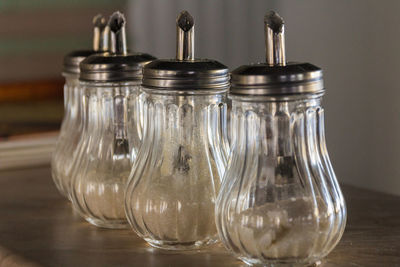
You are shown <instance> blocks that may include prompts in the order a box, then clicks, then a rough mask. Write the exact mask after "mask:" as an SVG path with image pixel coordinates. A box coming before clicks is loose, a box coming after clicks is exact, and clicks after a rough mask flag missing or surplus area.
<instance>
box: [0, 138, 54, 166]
mask: <svg viewBox="0 0 400 267" xmlns="http://www.w3.org/2000/svg"><path fill="white" fill-rule="evenodd" d="M57 137H58V132H47V133H38V134H29V135H17V136H13V137H9V138H8V139H7V140H3V141H1V142H0V170H7V169H16V168H27V167H32V166H39V165H48V164H49V163H50V160H51V154H52V153H53V151H54V148H55V144H56V141H57Z"/></svg>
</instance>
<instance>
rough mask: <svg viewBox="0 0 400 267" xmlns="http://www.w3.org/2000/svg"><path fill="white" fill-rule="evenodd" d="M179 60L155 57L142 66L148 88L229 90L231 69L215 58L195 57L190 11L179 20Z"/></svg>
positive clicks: (144, 82)
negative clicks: (157, 58) (156, 58)
mask: <svg viewBox="0 0 400 267" xmlns="http://www.w3.org/2000/svg"><path fill="white" fill-rule="evenodd" d="M176 29H177V36H176V37H177V42H176V44H177V46H176V59H160V60H154V61H153V62H151V63H149V64H147V65H146V66H145V67H144V69H143V86H144V87H146V88H148V89H170V90H171V89H176V90H181V91H190V90H227V89H228V87H229V71H228V68H227V67H226V66H225V65H223V64H221V63H219V62H218V61H215V60H210V59H195V58H194V19H193V17H192V16H191V15H190V14H189V12H187V11H183V12H181V13H180V14H179V16H178V18H177V20H176Z"/></svg>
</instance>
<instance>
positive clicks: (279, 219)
mask: <svg viewBox="0 0 400 267" xmlns="http://www.w3.org/2000/svg"><path fill="white" fill-rule="evenodd" d="M320 102H321V98H320V96H315V97H314V98H307V99H305V98H304V97H303V99H301V98H299V97H291V98H287V99H285V100H280V101H278V100H276V99H275V100H274V99H264V101H263V99H260V98H258V99H254V98H245V97H232V114H231V116H232V129H233V134H232V137H231V138H232V144H231V158H230V160H229V163H228V167H227V170H226V173H225V177H224V183H223V185H222V187H221V191H220V194H219V196H218V201H217V207H216V224H217V228H218V233H219V236H220V238H221V240H222V242H223V244H224V245H225V246H226V247H227V248H228V249H229V250H230V251H231V252H232V253H234V254H235V255H236V256H237V257H238V258H240V259H241V260H243V261H244V262H245V263H247V264H254V265H263V266H297V265H299V266H302V265H308V264H312V263H315V262H317V261H319V260H320V259H321V258H322V257H324V256H326V255H327V254H328V253H329V252H330V251H331V250H332V249H333V248H334V247H335V246H336V244H337V243H338V242H339V240H340V238H341V236H342V234H343V231H344V228H345V224H346V214H347V213H346V207H345V202H344V199H343V196H342V193H341V190H340V187H339V184H338V182H337V180H336V177H335V174H334V171H333V169H332V166H331V163H330V160H329V156H328V153H327V149H326V144H325V133H324V110H323V108H322V107H321V103H320Z"/></svg>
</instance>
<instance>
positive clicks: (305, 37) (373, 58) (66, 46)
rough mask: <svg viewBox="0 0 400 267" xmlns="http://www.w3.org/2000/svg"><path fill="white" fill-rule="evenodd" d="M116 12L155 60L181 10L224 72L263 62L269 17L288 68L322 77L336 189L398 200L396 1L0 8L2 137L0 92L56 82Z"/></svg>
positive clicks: (169, 44) (171, 39)
mask: <svg viewBox="0 0 400 267" xmlns="http://www.w3.org/2000/svg"><path fill="white" fill-rule="evenodd" d="M114 9H121V10H122V11H124V12H125V13H126V15H127V19H128V32H129V40H130V46H131V49H132V50H136V51H145V52H149V53H151V54H154V55H156V56H158V57H174V54H175V34H176V33H175V18H176V16H177V14H178V13H179V12H180V11H181V10H183V9H187V10H188V11H189V12H191V13H192V15H193V16H194V17H195V20H196V56H197V57H208V58H215V59H217V60H219V61H221V62H223V63H225V64H226V65H228V66H229V67H230V68H231V69H233V68H235V67H237V66H239V65H241V64H247V63H250V62H257V61H263V60H264V34H263V16H264V14H265V12H266V11H267V10H269V9H275V10H276V11H278V13H280V14H281V15H282V16H283V17H284V19H285V21H286V47H287V58H288V60H290V61H308V62H311V63H313V64H315V65H318V66H320V67H322V68H323V69H324V75H325V84H326V88H327V93H326V96H325V98H324V107H325V110H326V130H327V142H328V149H329V153H330V156H331V159H332V162H333V165H334V168H335V170H336V174H337V176H338V179H339V180H340V181H341V182H345V183H348V184H354V185H357V186H361V187H367V188H372V189H375V190H380V191H384V192H389V193H394V194H398V195H400V179H399V178H400V171H399V168H398V166H400V164H399V162H400V141H399V139H400V136H399V132H400V105H399V104H398V102H399V100H400V90H399V88H398V87H399V86H398V79H397V77H398V76H399V75H398V73H400V66H398V65H399V64H400V63H399V62H400V60H399V56H400V53H398V49H397V48H398V47H400V27H399V25H400V16H398V11H399V10H400V1H396V0H386V1H373V0H304V1H293V0H270V1H266V0H246V1H243V0H126V1H123V0H113V1H112V0H109V1H107V0H79V1H78V0H73V1H71V0H36V1H30V0H3V1H0V36H1V38H0V131H1V125H2V120H3V121H4V120H5V119H7V118H8V121H11V120H13V119H10V118H11V117H12V116H11V115H12V114H11V113H10V112H9V113H8V114H9V115H8V114H7V112H5V111H2V110H1V108H2V107H4V106H5V105H4V104H2V103H1V92H2V91H1V89H2V86H3V85H4V84H7V83H9V82H13V81H17V82H20V81H24V80H29V81H31V80H37V79H44V80H48V79H50V80H52V79H60V77H61V76H60V71H61V62H62V56H63V55H64V54H65V53H66V52H68V51H70V50H74V49H81V48H83V47H90V43H91V41H90V39H91V34H92V33H91V18H92V16H93V15H95V14H96V13H99V12H100V13H103V14H104V15H109V14H110V13H111V12H112V11H113V10H114ZM57 86H59V87H56V88H55V89H54V90H58V91H57V92H61V90H62V89H61V85H57ZM3 87H4V86H3ZM3 91H4V90H3ZM30 92H34V91H32V90H31V91H30ZM55 97H58V99H61V94H60V93H59V94H58V95H56V96H55ZM24 105H25V104H24ZM59 110H60V109H59ZM47 113H51V112H47ZM1 114H3V115H1ZM0 138H1V135H0Z"/></svg>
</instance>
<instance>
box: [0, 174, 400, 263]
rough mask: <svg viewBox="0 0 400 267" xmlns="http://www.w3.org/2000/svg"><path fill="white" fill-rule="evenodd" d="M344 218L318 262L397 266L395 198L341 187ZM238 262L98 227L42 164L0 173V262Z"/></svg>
mask: <svg viewBox="0 0 400 267" xmlns="http://www.w3.org/2000/svg"><path fill="white" fill-rule="evenodd" d="M343 191H344V194H345V197H346V201H347V206H348V213H349V217H348V223H347V228H346V231H345V234H344V236H343V239H342V241H341V242H340V243H339V245H338V246H337V247H336V249H335V250H334V251H333V252H332V253H331V254H330V255H329V256H328V257H327V258H326V259H324V260H323V262H322V264H321V266H328V267H331V266H367V267H368V266H400V213H399V207H400V197H396V196H391V195H387V194H382V193H377V192H373V191H368V190H364V189H357V188H354V187H350V186H343ZM35 265H41V266H178V267H179V266H190V267H195V266H244V264H242V263H241V262H240V261H238V260H236V259H235V258H234V257H233V256H231V255H230V254H229V253H228V252H227V251H226V250H225V249H224V248H223V247H222V246H221V245H216V246H214V247H211V248H209V249H207V250H204V251H200V252H185V253H176V252H166V251H162V250H159V249H154V248H151V247H149V246H148V245H147V244H146V243H145V242H144V241H142V240H141V239H140V238H138V237H137V236H136V235H135V234H134V233H133V232H132V231H130V230H106V229H99V228H96V227H94V226H91V225H89V224H88V223H86V222H85V221H83V220H82V219H81V218H80V217H79V216H78V215H77V214H75V213H74V212H72V210H71V206H70V204H69V203H68V202H67V201H65V200H64V199H63V198H62V197H61V196H59V194H58V193H57V191H56V189H55V187H54V185H53V183H52V180H51V178H50V170H49V167H42V168H35V169H25V170H18V171H8V172H0V266H35Z"/></svg>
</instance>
